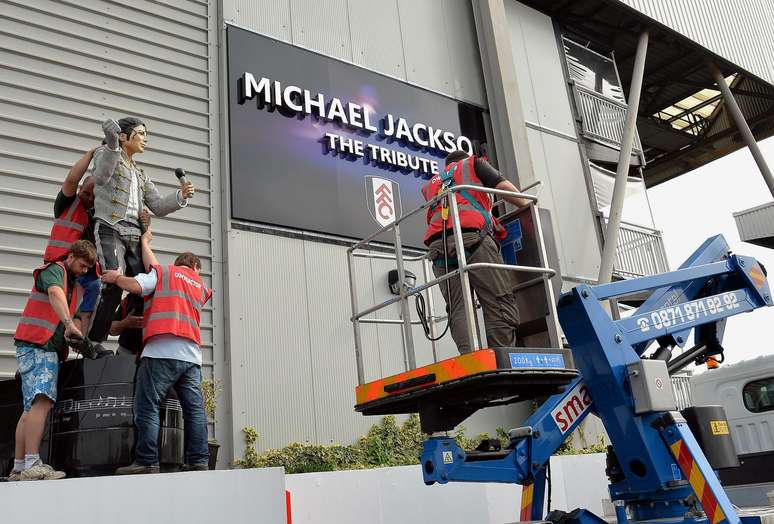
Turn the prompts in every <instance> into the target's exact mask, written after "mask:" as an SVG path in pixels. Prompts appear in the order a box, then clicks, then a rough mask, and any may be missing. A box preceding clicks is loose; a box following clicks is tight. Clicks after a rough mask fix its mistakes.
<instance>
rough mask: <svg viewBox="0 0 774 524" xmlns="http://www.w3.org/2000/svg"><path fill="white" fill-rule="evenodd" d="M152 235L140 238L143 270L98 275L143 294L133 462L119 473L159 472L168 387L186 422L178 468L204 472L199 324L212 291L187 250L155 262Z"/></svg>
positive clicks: (205, 453)
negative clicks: (169, 259) (162, 412)
mask: <svg viewBox="0 0 774 524" xmlns="http://www.w3.org/2000/svg"><path fill="white" fill-rule="evenodd" d="M152 238H153V235H152V233H151V231H150V229H149V230H147V231H146V232H145V233H144V234H143V235H142V237H141V240H140V245H141V250H142V259H143V262H144V264H145V266H146V269H147V270H148V273H140V274H139V275H135V276H133V277H128V276H125V275H122V274H121V272H120V271H118V270H112V271H106V272H105V273H104V274H103V275H102V281H103V282H105V283H108V284H115V285H117V286H118V287H120V288H121V289H123V290H125V291H128V292H130V293H133V294H135V295H142V296H143V297H144V298H145V310H144V313H143V350H142V355H141V359H140V366H139V368H138V370H137V379H136V382H135V387H134V423H135V426H136V429H137V441H136V443H135V444H136V445H135V460H134V462H133V463H132V464H130V465H128V466H124V467H121V468H118V469H117V470H116V474H118V475H133V474H138V473H157V472H158V471H159V452H158V436H159V427H160V421H159V408H160V406H161V401H162V400H163V399H164V397H165V396H166V395H167V393H168V392H169V389H170V388H174V389H175V392H176V393H177V397H178V399H179V400H180V406H181V408H182V410H183V419H184V420H185V436H186V438H185V440H186V450H185V464H184V466H183V469H184V470H189V471H199V470H206V469H207V464H208V462H209V451H208V449H207V415H206V414H205V412H204V399H203V397H202V392H201V389H200V386H201V380H202V374H201V366H202V351H201V348H200V347H199V345H200V344H201V333H200V328H199V326H200V322H201V309H202V307H204V304H205V303H206V302H207V301H208V300H209V299H210V296H211V295H212V291H211V290H210V289H209V288H208V287H207V286H205V285H204V283H203V282H202V279H201V277H200V276H199V273H200V271H201V261H200V260H199V257H197V256H196V255H194V254H193V253H190V252H187V253H183V254H181V255H180V256H178V257H177V259H176V260H175V263H174V264H169V265H162V264H159V262H158V260H156V257H155V255H154V254H153V251H152V250H151V247H150V243H151V239H152Z"/></svg>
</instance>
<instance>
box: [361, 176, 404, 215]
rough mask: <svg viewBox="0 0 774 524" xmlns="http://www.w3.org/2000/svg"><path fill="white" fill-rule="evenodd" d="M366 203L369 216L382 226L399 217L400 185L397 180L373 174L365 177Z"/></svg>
mask: <svg viewBox="0 0 774 524" xmlns="http://www.w3.org/2000/svg"><path fill="white" fill-rule="evenodd" d="M365 186H366V203H367V204H368V210H369V211H370V212H371V216H372V217H374V220H376V222H377V223H378V224H379V225H380V226H382V227H384V226H386V225H388V224H392V223H393V222H395V220H396V219H397V218H399V217H400V214H401V207H400V186H399V185H398V183H397V182H393V181H392V180H388V179H386V178H379V177H375V176H367V177H365Z"/></svg>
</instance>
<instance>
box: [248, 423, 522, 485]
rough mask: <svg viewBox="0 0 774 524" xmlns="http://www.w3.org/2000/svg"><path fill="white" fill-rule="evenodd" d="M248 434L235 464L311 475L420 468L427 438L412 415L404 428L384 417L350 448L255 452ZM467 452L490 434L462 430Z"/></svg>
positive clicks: (297, 446)
mask: <svg viewBox="0 0 774 524" xmlns="http://www.w3.org/2000/svg"><path fill="white" fill-rule="evenodd" d="M242 431H243V432H244V434H245V443H246V444H247V446H246V448H245V456H244V458H242V459H239V460H237V461H235V462H234V464H235V465H237V466H240V467H244V468H265V467H276V466H282V467H284V468H285V472H286V473H309V472H313V471H336V470H344V469H367V468H378V467H389V466H407V465H411V464H419V456H420V455H421V454H422V443H423V442H424V441H425V439H426V438H427V436H426V435H425V434H424V433H422V430H421V428H420V424H419V416H418V415H416V414H413V415H410V416H409V417H408V419H407V420H406V421H405V422H404V423H403V424H398V422H397V420H396V419H395V417H392V416H387V417H384V418H383V419H382V420H381V422H379V423H378V424H375V425H373V426H372V427H371V429H369V430H368V433H367V434H366V435H364V436H363V437H360V439H359V440H358V441H357V442H356V443H354V444H350V445H336V444H334V445H329V446H325V445H320V444H310V443H308V442H305V443H298V442H294V443H292V444H288V445H287V446H285V447H283V448H280V449H268V450H266V451H265V452H263V453H260V454H259V453H258V452H257V451H256V450H255V443H256V442H257V440H258V438H259V435H258V432H257V431H256V430H255V429H254V428H251V427H246V428H244V429H243V430H242ZM497 433H498V438H499V439H500V440H501V441H503V442H506V443H507V441H508V436H507V435H506V433H505V431H504V430H503V429H502V428H498V430H497ZM454 437H455V439H456V440H457V443H458V444H459V445H460V446H461V447H463V448H464V449H474V448H475V447H476V446H478V445H479V444H480V443H481V441H482V440H483V439H487V438H489V437H488V435H486V434H481V435H478V436H476V437H472V438H468V437H466V436H465V429H464V428H460V429H459V430H457V431H456V432H455V435H454Z"/></svg>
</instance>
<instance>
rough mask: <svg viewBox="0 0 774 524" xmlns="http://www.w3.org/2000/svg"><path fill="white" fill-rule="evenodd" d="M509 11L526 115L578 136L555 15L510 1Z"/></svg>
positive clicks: (514, 57)
mask: <svg viewBox="0 0 774 524" xmlns="http://www.w3.org/2000/svg"><path fill="white" fill-rule="evenodd" d="M505 12H506V16H507V17H508V27H509V29H510V32H511V45H512V49H513V59H514V62H515V65H516V72H517V74H518V78H519V94H520V95H521V103H522V106H523V108H524V112H525V117H526V118H525V119H526V120H527V122H530V123H533V124H538V125H539V126H543V127H546V128H549V129H553V130H555V131H559V132H561V133H565V134H567V135H570V136H573V137H574V136H576V132H575V123H574V121H573V116H572V110H571V109H570V101H569V98H568V96H567V85H566V83H565V79H564V75H563V74H562V68H563V67H564V64H563V57H562V56H561V55H560V54H559V49H558V47H557V44H556V34H555V32H554V27H553V24H552V21H551V18H550V17H548V16H546V15H544V14H542V13H540V12H538V11H536V10H534V9H532V8H530V7H527V6H525V5H524V4H521V3H519V2H506V4H505Z"/></svg>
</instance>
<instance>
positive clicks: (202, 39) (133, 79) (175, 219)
mask: <svg viewBox="0 0 774 524" xmlns="http://www.w3.org/2000/svg"><path fill="white" fill-rule="evenodd" d="M214 13H215V7H214V6H212V5H210V3H209V2H207V1H205V0H174V1H171V0H170V1H150V0H137V1H135V2H132V3H131V5H129V4H125V3H123V2H118V1H100V0H78V1H77V2H76V1H71V0H61V1H51V0H35V1H33V2H16V1H13V0H2V1H0V34H1V35H2V37H1V38H0V86H2V88H1V89H0V175H1V176H0V377H7V376H12V375H13V373H14V371H15V370H16V362H15V359H14V351H13V333H14V331H15V327H16V323H17V320H18V317H19V314H20V313H21V310H22V309H23V307H24V304H25V301H26V298H27V295H28V294H29V289H30V287H31V278H30V277H31V270H32V268H34V267H36V266H38V265H39V264H40V262H41V256H42V254H43V248H44V246H45V242H46V239H47V236H48V233H49V230H50V227H51V220H52V213H53V203H54V198H55V196H56V194H57V192H58V191H59V188H60V186H61V183H62V180H63V179H64V177H65V175H66V174H67V171H68V169H69V167H70V165H72V163H73V162H75V161H76V160H77V159H78V158H79V157H80V156H81V155H82V153H83V152H84V151H86V150H88V149H90V148H92V147H96V146H97V145H99V143H100V140H101V138H102V130H101V128H100V124H101V122H102V121H103V120H104V119H105V118H107V117H113V118H120V117H122V116H125V115H135V116H138V117H140V118H142V119H143V120H145V121H146V122H147V124H148V129H149V145H148V149H147V152H145V153H144V154H142V155H140V156H138V157H137V160H138V163H139V164H141V165H142V166H143V167H144V168H145V172H146V173H147V174H148V175H150V177H151V178H152V179H153V180H154V181H155V182H156V184H157V186H158V187H159V189H160V190H161V192H162V193H168V192H171V191H173V190H175V189H176V187H177V180H176V179H175V177H174V173H173V171H174V169H175V168H176V167H182V168H184V169H186V170H187V172H188V174H189V179H190V180H191V181H193V182H194V184H196V187H197V190H198V192H197V195H196V196H195V198H194V199H193V201H192V202H191V203H190V204H189V206H188V207H187V208H186V209H183V210H180V211H179V212H176V213H174V214H172V215H170V216H169V217H167V218H163V219H156V220H154V234H155V236H154V248H155V250H156V252H157V253H158V254H159V258H160V260H161V261H162V262H163V263H166V262H171V261H172V260H174V257H175V256H176V254H178V253H180V252H181V251H186V250H189V251H193V252H195V253H196V254H198V255H199V256H200V257H201V258H202V264H203V275H204V279H205V281H206V282H207V283H208V284H210V285H211V284H212V282H213V280H215V281H216V286H215V287H216V292H219V291H220V290H219V289H217V288H218V287H220V280H221V277H220V276H219V275H218V276H216V278H214V279H213V265H212V260H213V256H212V254H213V248H212V237H213V231H218V230H219V224H220V218H219V217H220V212H219V209H218V207H219V205H220V201H219V198H218V196H217V194H216V195H215V196H214V197H213V198H211V191H210V189H211V187H212V185H211V170H212V169H213V168H212V166H213V161H215V162H216V163H215V165H217V161H216V159H217V154H218V151H217V149H218V148H217V147H213V144H217V140H218V138H217V132H216V131H215V130H213V129H211V126H212V125H217V112H218V107H217V103H214V102H213V97H217V87H216V86H217V83H216V82H217V76H215V75H216V74H215V71H216V70H217V69H216V53H217V46H216V45H215V43H216V42H217V32H216V27H215V25H214V20H215V19H216V17H215V16H214ZM218 301H220V299H219V298H218V299H216V301H214V302H213V303H214V304H217V303H218ZM219 314H221V313H220V311H219V309H218V307H217V306H213V305H212V304H210V305H208V307H207V308H206V309H205V311H204V313H203V318H202V327H203V329H202V339H203V344H202V348H203V352H204V360H205V365H206V369H205V374H206V375H211V374H212V365H213V360H214V356H213V352H214V347H215V341H216V340H217V339H219V338H221V337H222V333H215V332H214V329H213V324H214V323H215V322H216V321H214V318H213V317H214V316H216V315H219ZM217 324H220V323H219V322H217ZM219 329H220V328H219Z"/></svg>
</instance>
